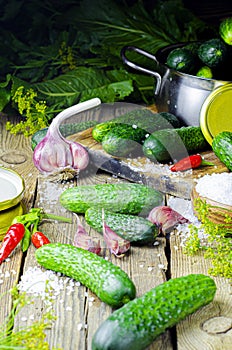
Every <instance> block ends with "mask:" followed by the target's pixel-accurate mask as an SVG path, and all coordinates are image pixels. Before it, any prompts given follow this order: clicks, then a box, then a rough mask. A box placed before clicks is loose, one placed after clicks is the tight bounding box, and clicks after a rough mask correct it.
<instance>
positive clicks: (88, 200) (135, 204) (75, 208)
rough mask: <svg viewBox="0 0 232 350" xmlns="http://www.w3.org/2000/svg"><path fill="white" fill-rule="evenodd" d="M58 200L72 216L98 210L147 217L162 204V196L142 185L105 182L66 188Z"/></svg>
mask: <svg viewBox="0 0 232 350" xmlns="http://www.w3.org/2000/svg"><path fill="white" fill-rule="evenodd" d="M59 201H60V203H61V205H62V206H63V207H64V208H65V209H68V210H70V211H72V212H75V213H85V212H86V210H87V209H88V208H90V207H98V208H100V209H102V208H105V209H108V210H111V211H114V212H120V213H124V214H143V215H147V214H148V213H149V211H150V210H151V209H152V208H154V207H157V206H159V205H162V204H163V202H164V196H163V194H162V193H161V192H159V191H157V190H155V189H154V188H151V187H148V186H145V185H142V184H136V183H117V184H106V183H105V184H97V185H79V186H76V187H72V188H68V189H66V190H65V191H64V192H63V193H62V194H61V196H60V198H59Z"/></svg>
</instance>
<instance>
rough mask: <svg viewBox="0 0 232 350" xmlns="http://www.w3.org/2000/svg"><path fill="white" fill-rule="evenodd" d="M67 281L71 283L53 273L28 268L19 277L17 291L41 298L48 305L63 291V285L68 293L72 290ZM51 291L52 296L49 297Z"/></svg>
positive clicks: (68, 279)
mask: <svg viewBox="0 0 232 350" xmlns="http://www.w3.org/2000/svg"><path fill="white" fill-rule="evenodd" d="M35 276H36V277H35ZM69 281H71V282H72V283H73V280H71V279H70V278H66V279H63V278H61V277H59V276H58V274H56V273H55V272H53V271H50V270H46V271H42V270H41V269H40V268H39V267H29V268H28V270H27V271H25V272H24V274H23V275H22V276H21V280H20V281H19V283H18V289H19V291H21V292H26V293H28V294H33V295H34V296H41V297H42V299H43V300H45V302H47V303H50V301H49V300H51V299H56V298H57V296H58V295H59V294H60V292H61V291H63V290H64V285H65V286H66V288H67V290H68V291H69V292H70V291H73V290H74V289H73V286H72V285H71V286H69V285H68V282H69ZM51 291H52V296H51V295H50V292H51Z"/></svg>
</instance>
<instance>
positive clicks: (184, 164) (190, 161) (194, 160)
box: [170, 154, 214, 172]
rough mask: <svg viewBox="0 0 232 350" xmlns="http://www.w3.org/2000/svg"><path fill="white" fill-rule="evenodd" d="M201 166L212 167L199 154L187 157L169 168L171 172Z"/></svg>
mask: <svg viewBox="0 0 232 350" xmlns="http://www.w3.org/2000/svg"><path fill="white" fill-rule="evenodd" d="M201 165H214V164H213V163H211V162H207V161H205V160H204V159H203V158H202V156H201V155H200V154H194V155H192V156H189V157H185V158H183V159H181V160H179V161H178V162H177V163H175V164H174V165H172V166H171V168H170V170H171V171H174V172H175V171H185V170H188V169H196V168H199V167H200V166H201Z"/></svg>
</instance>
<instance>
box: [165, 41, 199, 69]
mask: <svg viewBox="0 0 232 350" xmlns="http://www.w3.org/2000/svg"><path fill="white" fill-rule="evenodd" d="M166 64H167V66H168V67H169V68H172V69H175V70H177V71H180V72H184V73H191V72H193V70H194V69H195V66H196V59H195V55H194V54H193V53H192V52H191V51H190V50H187V49H186V48H184V47H183V48H181V47H180V48H176V49H174V50H172V51H171V52H170V53H169V54H168V57H167V62H166Z"/></svg>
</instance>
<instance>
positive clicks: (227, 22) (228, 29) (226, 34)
mask: <svg viewBox="0 0 232 350" xmlns="http://www.w3.org/2000/svg"><path fill="white" fill-rule="evenodd" d="M219 34H220V37H221V38H222V39H223V41H224V42H225V43H226V44H228V45H232V17H227V18H225V19H223V20H222V21H221V23H220V26H219Z"/></svg>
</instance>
